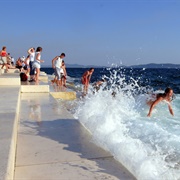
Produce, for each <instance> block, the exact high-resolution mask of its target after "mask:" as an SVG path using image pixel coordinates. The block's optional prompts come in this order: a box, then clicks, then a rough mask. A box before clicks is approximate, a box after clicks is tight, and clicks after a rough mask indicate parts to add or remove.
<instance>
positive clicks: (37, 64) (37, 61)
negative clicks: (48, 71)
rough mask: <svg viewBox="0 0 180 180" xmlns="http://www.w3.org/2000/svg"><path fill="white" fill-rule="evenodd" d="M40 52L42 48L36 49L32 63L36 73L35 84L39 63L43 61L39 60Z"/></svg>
mask: <svg viewBox="0 0 180 180" xmlns="http://www.w3.org/2000/svg"><path fill="white" fill-rule="evenodd" d="M41 52H42V47H37V49H36V52H35V57H34V63H33V68H35V71H36V74H35V82H36V83H38V82H39V74H40V68H41V63H42V62H44V60H42V59H41Z"/></svg>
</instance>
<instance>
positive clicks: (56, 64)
mask: <svg viewBox="0 0 180 180" xmlns="http://www.w3.org/2000/svg"><path fill="white" fill-rule="evenodd" d="M54 65H55V67H57V68H61V66H62V59H61V58H60V57H58V59H57V60H56V61H55V62H54Z"/></svg>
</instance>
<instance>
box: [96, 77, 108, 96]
mask: <svg viewBox="0 0 180 180" xmlns="http://www.w3.org/2000/svg"><path fill="white" fill-rule="evenodd" d="M104 82H106V80H105V79H103V78H102V80H100V81H97V82H96V83H94V84H93V88H94V90H95V91H94V93H95V92H98V91H99V89H100V87H101V86H102V85H103V83H104Z"/></svg>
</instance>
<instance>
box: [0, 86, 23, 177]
mask: <svg viewBox="0 0 180 180" xmlns="http://www.w3.org/2000/svg"><path fill="white" fill-rule="evenodd" d="M0 94H1V96H0V180H5V179H12V178H13V174H14V173H13V172H14V160H15V151H16V139H17V138H16V137H17V124H18V118H19V117H18V115H19V99H20V98H19V96H20V87H19V86H0Z"/></svg>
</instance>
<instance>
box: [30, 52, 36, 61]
mask: <svg viewBox="0 0 180 180" xmlns="http://www.w3.org/2000/svg"><path fill="white" fill-rule="evenodd" d="M34 58H35V52H33V53H31V54H30V56H29V60H30V61H31V62H33V61H34Z"/></svg>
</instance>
